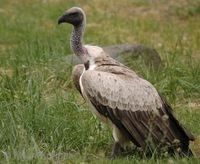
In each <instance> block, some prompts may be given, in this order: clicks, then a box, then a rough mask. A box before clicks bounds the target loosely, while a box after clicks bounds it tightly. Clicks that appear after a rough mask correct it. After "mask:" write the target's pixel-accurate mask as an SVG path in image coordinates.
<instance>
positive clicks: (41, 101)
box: [0, 0, 200, 163]
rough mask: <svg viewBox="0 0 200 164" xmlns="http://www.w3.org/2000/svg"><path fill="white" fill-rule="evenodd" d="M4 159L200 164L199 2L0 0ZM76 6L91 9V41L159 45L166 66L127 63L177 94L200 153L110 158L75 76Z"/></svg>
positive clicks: (103, 130) (108, 142)
mask: <svg viewBox="0 0 200 164" xmlns="http://www.w3.org/2000/svg"><path fill="white" fill-rule="evenodd" d="M0 4H1V6H0V163H200V160H199V158H200V121H199V118H200V101H199V100H200V1H199V0H192V1H190V0H176V1H174V0H168V1H165V0H123V1H116V0H109V1H108V0H85V1H82V0H68V1H66V0H34V1H33V0H9V1H8V0H0ZM72 6H79V7H81V8H83V9H84V10H85V12H86V14H87V22H88V24H87V29H86V33H85V37H84V40H85V43H88V44H94V45H99V46H109V45H115V44H121V43H140V44H145V45H147V46H151V47H154V48H155V49H156V50H157V51H158V52H159V54H160V55H161V58H162V61H163V65H164V68H163V70H162V71H161V72H160V73H155V72H154V71H149V69H148V68H146V67H144V65H142V64H139V63H137V62H134V61H130V63H125V64H127V65H129V66H131V68H133V69H134V70H135V71H136V72H138V73H139V74H141V75H142V76H143V77H144V78H146V79H148V80H149V81H151V82H152V83H153V84H154V85H155V87H156V88H157V89H158V90H159V91H160V92H161V93H162V94H163V95H165V97H166V98H167V99H168V100H169V102H170V104H171V105H172V107H173V108H174V112H175V114H176V116H177V117H178V119H179V120H180V121H181V122H182V123H183V124H184V125H185V126H186V127H187V128H188V129H189V130H190V131H191V132H192V133H193V134H194V136H195V138H196V140H195V141H194V142H192V143H191V146H190V147H191V149H192V151H193V152H194V154H195V156H194V157H192V158H189V159H186V158H183V159H179V158H178V157H177V158H176V157H175V158H169V157H168V158H163V157H160V158H154V157H152V158H144V157H141V156H139V155H138V154H136V155H134V156H127V157H120V158H117V159H115V160H114V161H111V160H108V159H106V158H105V154H108V153H109V152H110V151H111V148H112V145H113V138H112V134H111V130H110V128H109V127H108V126H106V125H104V124H102V123H101V122H99V120H98V119H96V118H95V117H94V116H93V115H92V114H91V112H90V111H89V110H88V107H87V105H86V104H85V102H84V101H83V99H82V97H81V96H80V95H79V93H78V92H77V91H76V89H75V87H74V86H73V84H72V81H71V71H72V67H73V66H72V65H71V64H70V62H69V61H67V60H66V56H67V55H69V54H71V53H72V52H71V49H70V45H69V38H70V33H71V26H70V25H61V26H58V25H57V19H58V18H59V16H60V15H61V14H62V13H63V12H64V11H65V10H67V9H69V8H70V7H72Z"/></svg>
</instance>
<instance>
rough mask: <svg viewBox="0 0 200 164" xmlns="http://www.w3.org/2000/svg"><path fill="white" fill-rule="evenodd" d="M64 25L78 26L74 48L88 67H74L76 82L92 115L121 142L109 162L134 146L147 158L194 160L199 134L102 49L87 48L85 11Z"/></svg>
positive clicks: (72, 12)
mask: <svg viewBox="0 0 200 164" xmlns="http://www.w3.org/2000/svg"><path fill="white" fill-rule="evenodd" d="M61 23H69V24H71V25H72V26H73V28H72V33H71V38H70V45H71V48H72V50H73V52H74V54H75V55H77V56H78V58H79V59H80V60H81V61H82V63H83V64H79V65H77V66H75V67H74V69H73V72H72V78H73V82H74V84H75V86H76V88H77V89H78V91H79V92H80V93H81V95H82V96H83V98H84V99H85V101H86V102H87V104H88V106H89V108H90V110H91V111H92V113H93V114H94V115H96V116H97V117H98V118H99V119H100V120H102V121H103V122H105V123H108V124H109V125H110V126H111V127H112V129H113V138H114V141H115V142H114V146H113V149H112V152H111V154H110V156H109V157H111V158H115V157H117V156H119V155H121V153H122V150H124V148H125V146H126V145H127V144H129V143H130V142H132V143H133V144H134V145H135V146H136V147H140V149H141V150H142V151H143V152H144V154H147V155H153V154H154V153H155V152H159V153H162V152H163V151H166V152H167V153H168V154H169V155H172V156H173V155H176V154H178V155H180V156H192V155H193V153H192V151H191V150H190V148H189V141H194V136H193V134H192V133H191V132H189V131H188V130H187V129H186V128H185V127H184V126H183V125H182V124H181V123H180V122H179V121H178V120H177V118H176V117H175V115H174V114H173V111H172V108H171V107H170V105H169V104H168V103H167V101H166V100H165V99H164V98H163V97H162V96H161V95H160V94H159V92H158V91H157V90H156V89H155V87H154V86H153V85H152V84H151V83H150V82H148V81H147V80H145V79H143V78H142V77H140V76H139V75H138V74H137V73H135V72H134V71H133V70H131V69H130V68H128V67H127V66H125V65H123V64H121V63H120V62H118V61H116V60H114V59H113V58H111V57H110V56H109V55H108V54H106V52H105V51H104V50H103V49H102V48H101V47H98V46H93V45H84V44H83V34H84V31H85V27H86V16H85V13H84V11H83V10H82V9H81V8H79V7H72V8H70V9H69V10H67V11H66V12H65V13H64V14H63V15H62V16H61V17H60V18H59V19H58V24H61Z"/></svg>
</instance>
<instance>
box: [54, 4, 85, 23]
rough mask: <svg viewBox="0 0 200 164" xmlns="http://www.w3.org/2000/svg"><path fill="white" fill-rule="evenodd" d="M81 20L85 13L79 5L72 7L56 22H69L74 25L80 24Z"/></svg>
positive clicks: (83, 19) (82, 20)
mask: <svg viewBox="0 0 200 164" xmlns="http://www.w3.org/2000/svg"><path fill="white" fill-rule="evenodd" d="M83 22H85V13H84V11H83V10H82V9H81V8H79V7H72V8H71V9H69V10H67V11H66V12H65V13H64V14H63V15H62V16H61V17H60V18H59V19H58V24H61V23H70V24H72V25H74V26H75V27H77V26H79V25H81V24H82V23H83Z"/></svg>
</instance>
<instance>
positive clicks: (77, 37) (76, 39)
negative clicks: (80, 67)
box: [70, 22, 87, 60]
mask: <svg viewBox="0 0 200 164" xmlns="http://www.w3.org/2000/svg"><path fill="white" fill-rule="evenodd" d="M84 30H85V23H84V22H83V23H82V24H80V25H79V26H74V28H73V31H72V34H71V39H70V44H71V48H72V50H73V52H74V53H75V54H76V55H77V56H78V57H79V58H80V59H81V60H82V58H83V56H84V55H85V54H86V53H87V51H86V48H85V47H84V45H83V43H82V42H83V34H84Z"/></svg>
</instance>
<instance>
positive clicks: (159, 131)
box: [81, 70, 194, 151]
mask: <svg viewBox="0 0 200 164" xmlns="http://www.w3.org/2000/svg"><path fill="white" fill-rule="evenodd" d="M118 72H120V71H118ZM81 82H82V86H83V91H84V95H85V98H86V99H89V100H90V102H91V103H92V105H93V106H94V108H95V109H96V110H97V111H98V113H99V114H100V115H102V116H104V117H106V118H108V119H109V120H111V122H112V123H113V124H114V125H115V126H116V127H117V128H118V129H120V130H121V131H122V133H123V134H124V135H125V136H126V137H128V138H129V139H130V140H131V141H132V142H133V143H134V144H135V145H136V146H139V147H142V149H143V150H144V151H146V150H147V151H149V150H152V146H153V148H155V147H157V146H159V145H162V144H165V145H166V144H167V145H168V144H171V145H172V144H173V141H174V140H175V139H179V140H180V141H181V144H182V145H181V146H182V148H184V149H185V150H186V151H187V150H188V145H189V139H191V140H193V139H194V138H193V135H192V134H191V133H190V132H189V131H187V130H186V129H185V128H184V127H183V126H182V125H181V124H180V123H179V122H178V121H177V119H176V118H175V117H174V116H173V114H172V109H171V108H170V107H169V106H168V105H166V102H165V101H164V100H163V98H162V97H161V96H160V95H159V93H158V92H157V91H156V89H155V88H154V87H153V86H152V85H151V84H150V83H149V82H148V81H146V80H144V79H142V78H140V77H138V76H137V75H136V74H134V73H132V72H131V75H130V76H129V73H127V72H123V73H121V74H120V73H118V74H115V73H113V70H112V73H109V72H104V71H99V70H93V71H90V70H88V71H85V72H84V73H83V75H82V81H81ZM149 139H150V140H149ZM148 140H149V141H150V142H149V141H148ZM152 144H153V145H152ZM170 150H171V149H170Z"/></svg>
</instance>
